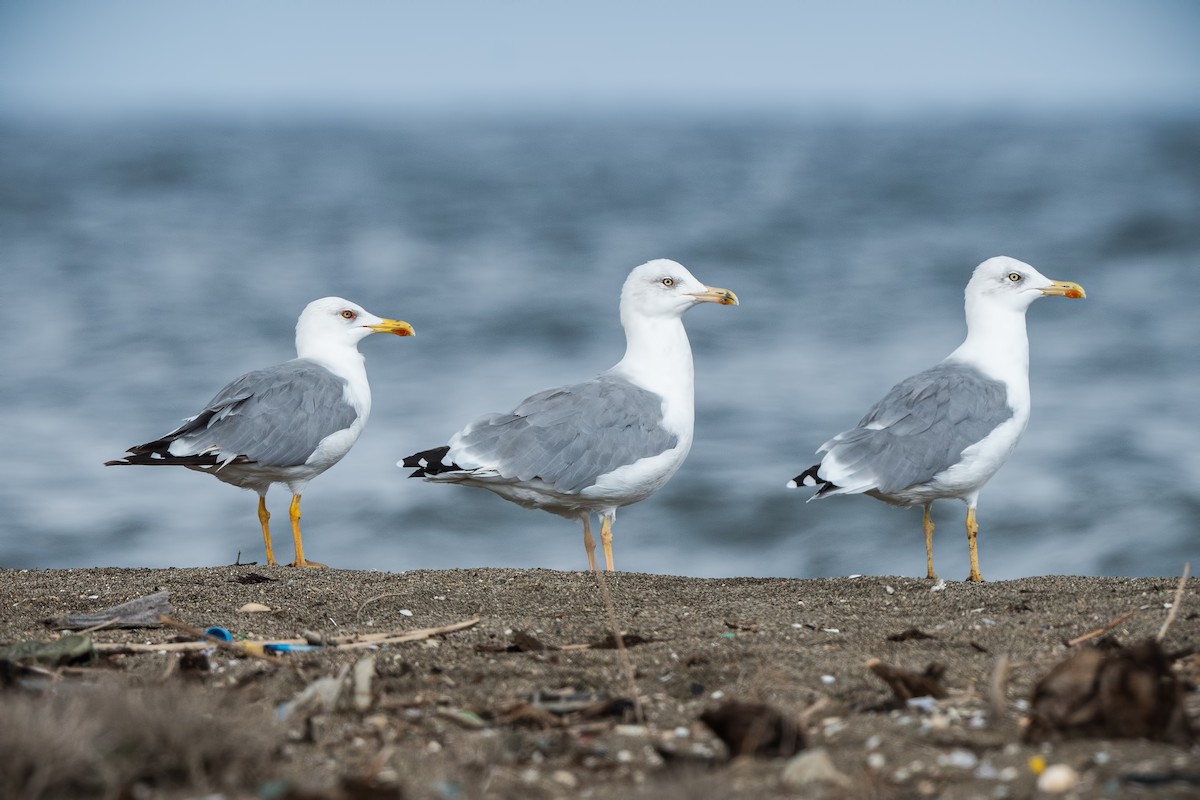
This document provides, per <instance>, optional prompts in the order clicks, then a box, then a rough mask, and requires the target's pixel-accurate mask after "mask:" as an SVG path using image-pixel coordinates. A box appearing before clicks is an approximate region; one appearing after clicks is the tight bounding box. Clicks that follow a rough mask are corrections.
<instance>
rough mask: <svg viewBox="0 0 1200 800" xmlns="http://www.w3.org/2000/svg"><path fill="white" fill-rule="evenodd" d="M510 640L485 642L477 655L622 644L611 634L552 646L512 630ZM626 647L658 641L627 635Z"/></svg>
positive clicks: (613, 647) (616, 647)
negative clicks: (583, 642) (588, 640)
mask: <svg viewBox="0 0 1200 800" xmlns="http://www.w3.org/2000/svg"><path fill="white" fill-rule="evenodd" d="M508 636H509V640H510V641H507V642H485V643H483V644H477V645H475V652H477V653H547V652H555V651H572V650H619V649H620V644H618V642H617V638H616V637H615V636H614V635H613V634H612V633H609V634H607V635H606V636H604V637H603V638H600V639H596V640H594V641H591V642H587V643H586V644H561V645H560V644H551V643H550V642H545V641H542V640H541V639H539V638H538V637H536V636H534V635H533V634H532V633H529V632H528V631H522V630H516V629H514V630H511V631H509V632H508ZM621 638H622V640H623V644H624V645H625V647H635V646H637V645H639V644H649V643H650V642H653V641H656V640H655V639H648V638H646V637H645V636H642V635H640V634H637V633H626V634H622V636H621Z"/></svg>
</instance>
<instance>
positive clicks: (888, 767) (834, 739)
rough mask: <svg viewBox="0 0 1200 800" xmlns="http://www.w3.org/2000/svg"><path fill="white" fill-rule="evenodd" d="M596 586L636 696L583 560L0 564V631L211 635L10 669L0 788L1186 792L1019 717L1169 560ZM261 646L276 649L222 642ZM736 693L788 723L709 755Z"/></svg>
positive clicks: (109, 791)
mask: <svg viewBox="0 0 1200 800" xmlns="http://www.w3.org/2000/svg"><path fill="white" fill-rule="evenodd" d="M608 584H609V587H610V589H611V594H612V597H613V600H614V604H615V609H616V613H617V616H618V618H619V620H620V624H621V627H622V629H623V631H624V639H625V641H626V642H627V643H628V648H627V650H626V652H627V654H628V657H629V659H630V661H631V664H632V668H633V670H634V681H635V682H636V691H637V696H638V700H639V702H638V703H637V704H635V703H634V702H633V701H632V695H633V690H632V688H631V687H630V684H629V676H628V675H627V673H626V671H625V670H624V669H623V668H622V664H621V653H620V652H619V651H618V650H616V649H613V648H612V644H613V641H612V637H611V635H610V629H609V625H608V622H607V616H606V612H605V606H604V602H603V600H602V597H601V594H600V591H599V589H598V586H597V583H596V581H595V579H594V578H593V576H591V575H589V574H587V573H575V572H554V571H546V570H497V569H462V570H448V571H414V572H406V573H399V574H387V573H377V572H358V571H344V570H337V569H321V570H296V569H291V568H286V567H278V568H264V567H260V566H255V565H238V566H229V567H217V568H196V569H108V568H97V569H75V570H44V571H40V570H20V571H13V570H7V571H0V603H2V606H3V608H4V613H3V615H2V616H0V644H12V643H15V642H22V641H30V640H37V641H43V642H50V641H53V640H55V639H56V638H57V637H58V635H59V634H58V632H57V631H56V630H55V629H54V628H53V627H49V626H47V625H46V624H43V622H42V620H43V619H46V618H55V617H61V616H63V615H66V614H71V613H80V612H86V613H90V612H94V611H97V610H100V609H104V608H108V607H110V606H113V605H116V604H119V603H122V602H125V601H127V600H130V599H133V598H137V597H142V596H146V595H150V594H152V593H154V592H158V591H164V590H165V591H166V592H167V593H168V598H169V603H170V605H171V607H172V610H171V611H170V613H169V617H170V619H172V620H175V621H177V622H178V623H180V624H182V625H185V626H190V627H194V628H201V629H202V628H208V627H210V626H220V627H223V628H225V629H227V630H228V631H229V632H230V633H231V634H232V636H233V642H232V643H231V646H226V647H220V648H215V647H212V646H210V647H209V649H207V650H202V649H200V648H202V647H204V646H205V645H203V644H198V643H196V637H195V636H194V635H191V634H187V633H184V632H183V631H181V630H178V629H175V628H171V627H157V628H135V629H128V630H124V629H112V628H103V629H99V630H95V631H92V632H90V633H87V634H85V635H86V636H88V637H90V638H91V643H92V645H93V646H94V647H95V649H96V650H97V651H98V652H95V653H92V654H91V655H89V656H86V657H83V658H80V659H64V663H60V664H52V663H44V664H42V665H35V666H32V667H23V666H14V664H12V663H6V664H5V665H4V669H3V671H2V672H0V677H2V678H3V681H4V683H5V684H6V688H5V689H4V691H2V692H0V716H2V717H3V718H4V719H5V720H7V721H8V724H6V725H4V726H3V727H2V728H0V795H3V796H5V797H118V796H120V797H137V798H141V797H172V798H174V797H197V796H208V795H212V796H223V797H294V798H299V797H311V798H341V797H405V798H442V799H445V800H449V799H451V798H458V797H483V796H495V797H535V798H537V797H547V798H551V797H596V798H608V797H656V798H675V797H679V798H685V797H714V798H715V797H797V796H803V797H829V798H843V797H844V798H861V797H888V798H890V797H943V798H956V797H962V798H966V797H996V798H1003V797H1012V798H1020V797H1032V796H1035V795H1037V794H1038V789H1037V781H1038V780H1039V773H1041V772H1043V771H1044V770H1043V766H1045V768H1046V770H1048V771H1053V770H1058V771H1059V772H1063V773H1064V774H1066V775H1067V776H1068V778H1069V780H1067V783H1066V785H1065V791H1064V793H1063V794H1062V795H1061V796H1064V797H1125V796H1136V797H1156V798H1159V797H1161V798H1175V797H1179V798H1183V797H1194V796H1196V792H1197V791H1200V789H1198V785H1197V783H1196V781H1197V780H1200V775H1198V773H1200V768H1198V767H1197V766H1196V765H1197V763H1200V761H1198V759H1197V755H1198V752H1200V751H1198V749H1197V746H1196V745H1195V744H1190V745H1189V744H1187V743H1186V742H1181V741H1170V742H1152V741H1147V740H1144V739H1117V738H1111V737H1105V738H1088V739H1077V740H1069V741H1049V742H1043V743H1038V744H1032V743H1027V742H1026V741H1025V740H1024V736H1023V731H1024V728H1023V724H1022V720H1023V718H1024V717H1026V716H1027V714H1028V710H1029V705H1028V703H1029V699H1030V695H1031V692H1032V690H1033V687H1034V685H1035V684H1036V682H1037V681H1038V680H1039V679H1040V678H1041V677H1042V676H1043V675H1045V674H1046V673H1047V672H1048V671H1049V670H1050V669H1051V668H1052V667H1054V666H1055V665H1056V664H1058V663H1059V662H1061V661H1062V660H1063V659H1064V658H1065V657H1066V656H1068V655H1069V654H1070V653H1071V652H1073V651H1076V650H1079V649H1080V648H1086V647H1090V646H1091V645H1092V644H1093V643H1094V642H1096V641H1099V640H1100V639H1101V638H1103V637H1100V636H1097V637H1093V639H1092V640H1090V641H1089V642H1085V643H1079V644H1075V645H1073V646H1071V647H1068V645H1067V644H1066V643H1067V642H1069V641H1070V640H1073V639H1075V638H1077V637H1080V636H1082V635H1085V634H1088V633H1089V632H1092V631H1096V630H1098V629H1100V628H1103V627H1105V626H1108V625H1109V624H1110V623H1112V622H1113V621H1114V620H1119V619H1121V618H1122V617H1125V618H1124V620H1123V621H1121V622H1119V623H1118V624H1116V625H1115V626H1113V627H1112V628H1111V630H1109V631H1108V632H1107V633H1106V636H1108V637H1111V638H1113V639H1115V640H1116V641H1118V642H1120V643H1122V644H1133V643H1136V642H1139V641H1142V640H1145V639H1147V638H1153V637H1155V636H1156V635H1157V634H1158V633H1159V631H1160V629H1161V627H1162V626H1163V623H1164V622H1165V621H1166V619H1167V615H1168V613H1169V608H1170V606H1171V605H1172V603H1173V600H1174V597H1175V594H1176V590H1177V585H1178V578H1171V577H1163V578H1158V579H1153V578H1137V579H1134V578H1076V577H1040V578H1028V579H1023V580H1016V581H1003V582H996V583H983V584H979V585H970V584H965V583H960V582H954V581H949V582H946V583H945V584H944V586H942V587H938V589H937V590H934V585H933V584H932V583H931V582H929V581H925V580H918V579H912V578H897V577H868V576H863V577H851V578H838V579H818V580H783V579H739V578H729V579H695V578H678V577H669V576H662V575H643V574H621V573H618V574H616V575H613V576H611V577H610V578H609V579H608ZM1198 593H1200V582H1198V581H1197V580H1195V579H1192V580H1190V581H1189V582H1188V583H1187V585H1186V586H1185V590H1184V592H1183V595H1182V602H1181V603H1180V607H1179V610H1178V613H1177V615H1176V616H1175V617H1174V619H1173V620H1172V622H1171V626H1170V628H1169V630H1168V631H1167V635H1166V636H1165V638H1164V640H1163V643H1162V644H1163V649H1164V650H1165V651H1167V652H1168V653H1170V654H1172V655H1171V658H1172V661H1173V663H1172V668H1173V670H1174V672H1175V674H1177V675H1178V676H1179V679H1180V680H1181V681H1184V682H1185V683H1184V684H1183V685H1184V686H1185V687H1186V693H1185V695H1184V697H1185V700H1184V703H1183V705H1184V707H1185V710H1184V713H1185V715H1186V716H1187V717H1188V718H1189V719H1190V722H1191V727H1192V728H1193V729H1196V728H1197V722H1198V721H1200V698H1198V697H1197V693H1196V692H1195V687H1194V684H1191V683H1187V681H1190V680H1192V679H1194V677H1195V668H1196V660H1195V656H1194V655H1188V654H1189V653H1194V651H1195V650H1196V649H1197V646H1198V645H1200V597H1197V594H1198ZM247 604H257V606H255V605H251V606H249V607H248V608H247ZM255 607H258V608H260V609H265V610H259V611H251V610H248V609H249V608H255ZM242 609H247V610H242ZM59 624H61V623H59ZM447 628H456V629H457V630H453V631H452V632H445V633H438V632H436V631H437V630H441V629H447ZM405 635H407V636H408V637H409V638H410V640H409V641H403V640H402V639H403V637H404V636H405ZM371 636H374V641H370V640H367V641H363V637H371ZM262 641H291V642H292V643H293V645H292V646H293V647H294V648H296V649H292V650H288V651H285V652H280V653H277V654H272V653H271V651H270V648H267V650H266V651H265V653H264V651H263V650H262V649H261V648H259V647H254V648H252V649H253V650H254V651H255V654H254V655H246V654H245V653H242V652H239V651H238V650H235V649H232V648H233V647H241V646H242V644H244V643H246V642H251V643H256V642H262ZM380 642H383V643H382V644H381V643H380ZM302 643H303V644H302ZM311 643H315V644H316V645H318V646H313V644H311ZM297 644H302V646H301V647H296V645H297ZM147 645H152V646H147ZM303 645H307V646H303ZM259 653H264V654H263V655H259ZM872 659H878V660H879V661H880V662H882V663H883V664H886V665H891V666H894V667H898V668H901V669H904V670H911V671H915V672H924V671H926V669H927V668H928V667H930V665H941V666H940V668H938V667H935V668H934V670H933V673H934V674H939V672H938V670H939V669H940V670H941V672H940V675H941V678H940V683H941V685H942V686H943V687H944V690H945V692H944V694H945V696H944V697H943V698H941V699H938V700H932V699H929V700H919V701H913V702H910V703H902V702H899V701H897V700H896V698H895V696H894V695H893V691H892V690H891V689H890V688H889V687H888V685H887V684H885V683H884V681H883V680H881V679H880V678H879V677H878V676H877V675H876V674H874V673H873V672H872V671H871V670H868V669H867V668H866V664H867V662H868V661H870V660H872ZM1001 659H1006V660H1007V667H1003V668H1002V670H1000V671H998V669H997V666H998V664H1000V663H1001ZM339 677H340V678H341V679H340V680H338V678H339ZM321 679H332V680H325V681H322V680H321ZM730 700H739V701H743V702H752V703H761V704H766V705H767V706H769V707H770V709H771V710H772V711H773V712H777V713H778V714H779V715H780V717H781V718H783V719H786V720H789V724H790V723H791V722H794V723H795V724H796V729H797V730H799V731H800V732H801V738H802V742H797V746H796V747H793V748H784V750H783V752H782V754H781V753H775V754H774V755H775V756H776V757H770V755H760V756H758V757H753V756H741V757H737V758H730V757H729V754H728V750H727V748H726V745H725V744H723V743H722V741H721V740H720V739H718V738H717V736H715V735H714V733H713V732H712V730H711V729H710V727H709V726H708V725H706V724H705V723H704V722H702V721H701V716H702V715H704V714H705V713H706V712H708V713H710V714H711V713H712V712H713V711H714V710H716V709H720V708H722V706H723V704H725V703H727V702H728V701H730ZM639 711H640V716H639ZM800 744H803V745H804V747H803V749H799V746H800ZM791 750H796V751H797V752H796V754H795V755H791V754H790V751H791ZM1060 765H1062V766H1063V767H1065V768H1069V770H1067V769H1060ZM814 770H815V771H814ZM1054 774H1058V773H1057V772H1055V773H1054Z"/></svg>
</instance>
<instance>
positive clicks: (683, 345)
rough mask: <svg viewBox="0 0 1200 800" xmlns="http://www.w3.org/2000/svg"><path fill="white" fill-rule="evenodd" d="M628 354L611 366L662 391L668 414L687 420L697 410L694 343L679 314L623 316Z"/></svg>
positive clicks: (657, 391)
mask: <svg viewBox="0 0 1200 800" xmlns="http://www.w3.org/2000/svg"><path fill="white" fill-rule="evenodd" d="M622 322H623V323H624V326H625V357H624V358H622V359H621V360H620V362H618V363H617V365H616V366H614V367H613V368H612V370H610V371H611V372H614V373H618V374H620V375H622V376H623V377H625V378H628V379H629V380H631V381H633V382H634V383H636V384H637V385H638V386H641V387H643V388H645V389H649V390H650V391H652V392H655V393H657V394H661V395H662V396H663V397H664V398H666V400H665V401H664V406H665V412H666V415H667V416H668V417H670V418H671V419H673V420H677V421H680V422H683V421H686V423H687V427H688V428H689V429H690V428H691V423H692V419H693V417H694V414H695V409H694V405H693V392H694V388H693V385H694V380H695V372H694V370H693V367H692V347H691V344H690V343H689V342H688V337H687V332H686V331H685V330H684V329H683V320H682V319H680V318H679V317H666V318H664V317H639V318H637V319H633V318H631V319H625V320H622Z"/></svg>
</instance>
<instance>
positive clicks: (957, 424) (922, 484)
mask: <svg viewBox="0 0 1200 800" xmlns="http://www.w3.org/2000/svg"><path fill="white" fill-rule="evenodd" d="M1045 296H1057V297H1071V298H1082V297H1085V294H1084V291H1083V287H1081V286H1080V285H1079V284H1077V283H1071V282H1069V281H1052V280H1050V279H1048V278H1046V277H1045V276H1044V275H1042V274H1041V273H1039V272H1038V271H1037V270H1036V269H1034V268H1033V267H1031V266H1029V265H1028V264H1025V263H1022V262H1020V261H1017V260H1016V259H1013V258H1008V257H1006V256H997V257H996V258H989V259H988V260H987V261H985V262H983V263H982V264H980V265H979V266H978V267H976V268H975V273H974V274H973V275H972V276H971V280H970V282H968V283H967V289H966V312H967V338H966V341H964V342H963V343H962V344H961V345H960V346H959V348H958V349H957V350H955V351H954V352H953V353H951V354H950V355H949V356H947V357H946V359H945V360H944V361H942V363H940V364H938V365H937V366H935V367H932V368H931V369H927V370H925V371H924V372H920V373H917V374H916V375H913V376H912V377H911V378H907V379H906V380H903V381H901V382H900V383H898V384H896V385H895V386H893V387H892V390H891V391H890V392H888V393H887V395H886V396H885V397H884V398H883V399H882V400H880V401H879V402H878V403H876V404H875V405H874V406H873V407H872V408H871V410H870V411H868V412H867V415H866V416H865V417H863V418H862V420H860V421H859V423H858V426H857V427H855V428H854V429H853V430H849V431H845V432H843V433H839V434H838V435H837V436H835V437H833V438H832V439H830V440H829V441H828V442H826V443H825V444H823V445H821V448H820V449H819V450H818V451H817V453H818V454H819V453H825V456H824V458H822V459H821V463H820V464H816V465H815V466H812V467H809V468H808V469H807V470H805V471H804V472H802V473H800V474H799V475H797V476H796V477H795V478H793V479H792V480H791V481H790V482H789V483H788V486H789V487H791V488H796V487H798V486H817V487H819V488H818V490H817V493H816V494H815V495H813V496H812V497H810V498H809V500H812V499H815V498H818V497H825V496H827V495H835V494H868V495H870V496H871V497H875V498H878V499H880V500H882V501H884V502H885V503H891V504H892V505H896V506H905V507H908V506H914V505H918V504H920V505H923V506H924V508H925V513H924V517H923V521H922V525H923V529H924V532H925V560H926V565H927V576H928V577H929V578H931V579H933V578H937V574H936V573H935V572H934V570H933V521H932V520H931V519H930V516H929V508H930V506H931V505H933V501H934V500H940V499H943V498H951V497H956V498H958V499H959V500H962V501H963V502H964V503H966V504H967V547H968V549H969V550H970V555H971V573H970V575H969V577H968V580H972V581H980V580H983V578H982V576H980V574H979V553H978V550H977V549H976V545H975V537H976V535H977V534H978V532H979V526H978V525H977V524H976V523H975V504H976V501H977V500H978V499H979V491H980V489H982V488H983V485H984V484H985V483H987V482H988V480H989V479H990V478H991V477H992V476H993V475H995V474H996V470H998V469H1000V467H1001V466H1002V465H1003V464H1004V462H1005V461H1006V460H1007V459H1008V456H1009V455H1010V454H1011V453H1012V451H1013V448H1014V447H1016V446H1017V441H1018V440H1019V439H1020V438H1021V434H1022V433H1024V431H1025V425H1026V423H1027V422H1028V421H1029V338H1028V336H1027V335H1026V332H1025V311H1026V309H1028V308H1029V305H1030V304H1031V303H1032V302H1033V301H1034V300H1036V299H1038V298H1039V297H1045Z"/></svg>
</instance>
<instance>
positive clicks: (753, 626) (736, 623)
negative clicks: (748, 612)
mask: <svg viewBox="0 0 1200 800" xmlns="http://www.w3.org/2000/svg"><path fill="white" fill-rule="evenodd" d="M725 627H726V628H729V629H730V630H734V631H745V632H746V633H758V629H759V624H758V623H757V622H743V621H741V620H736V619H727V620H725ZM626 644H628V642H626Z"/></svg>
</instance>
